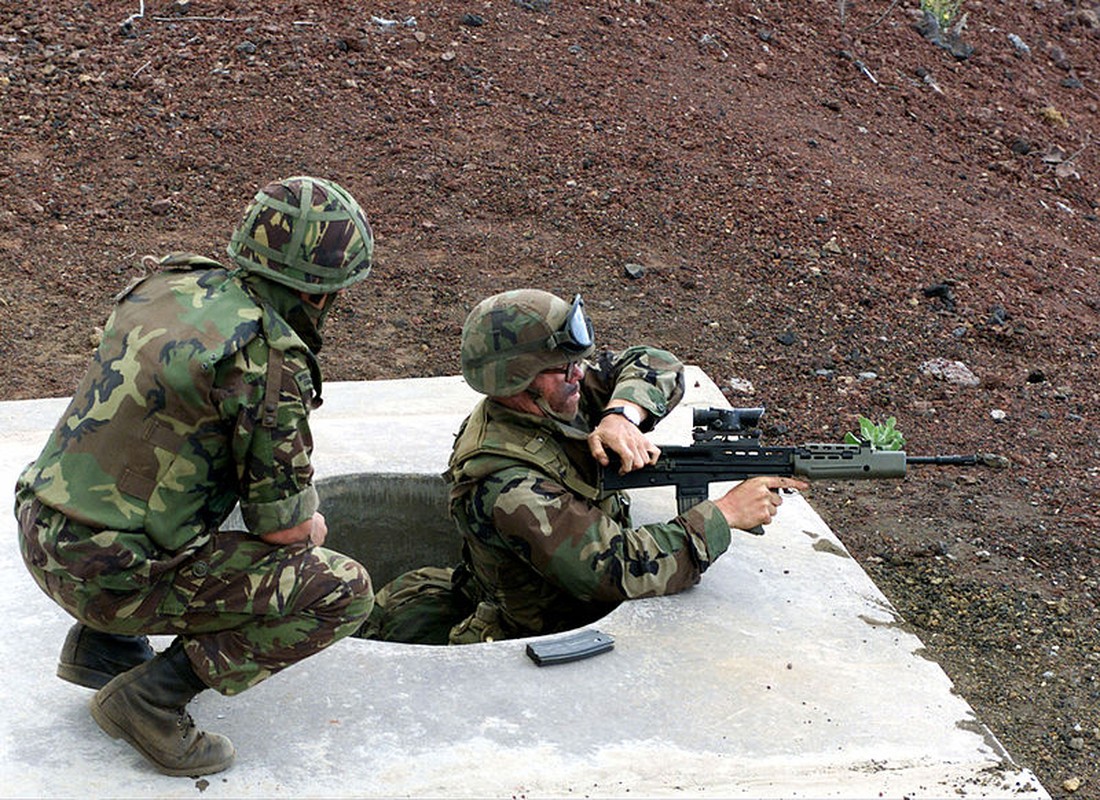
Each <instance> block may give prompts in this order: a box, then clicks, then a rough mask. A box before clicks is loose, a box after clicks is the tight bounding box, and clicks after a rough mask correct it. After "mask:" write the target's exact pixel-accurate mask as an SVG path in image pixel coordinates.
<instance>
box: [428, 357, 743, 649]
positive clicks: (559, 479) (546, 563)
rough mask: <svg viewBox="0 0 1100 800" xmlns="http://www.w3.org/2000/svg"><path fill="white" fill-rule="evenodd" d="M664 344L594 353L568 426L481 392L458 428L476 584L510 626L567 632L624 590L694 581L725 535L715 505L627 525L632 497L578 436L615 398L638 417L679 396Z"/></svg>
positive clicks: (520, 632) (651, 591)
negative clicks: (607, 479) (606, 483)
mask: <svg viewBox="0 0 1100 800" xmlns="http://www.w3.org/2000/svg"><path fill="white" fill-rule="evenodd" d="M683 392H684V387H683V368H682V365H681V364H680V362H679V361H678V360H676V359H675V357H673V356H672V355H671V354H669V353H667V352H665V351H662V350H656V349H652V348H644V347H636V348H631V349H629V350H626V351H624V352H623V353H622V354H621V355H620V356H618V357H615V356H613V355H612V354H610V353H604V354H602V355H601V357H600V359H599V362H598V364H597V365H596V366H594V367H592V368H589V369H588V370H587V373H586V375H585V380H584V383H583V384H582V389H581V394H582V398H581V406H580V412H579V414H578V417H577V419H576V420H574V423H573V425H567V424H564V423H561V422H559V421H556V420H553V419H550V418H544V417H536V416H533V415H530V414H524V413H520V412H516V411H513V410H511V409H509V408H507V407H505V406H503V405H501V404H500V403H497V402H494V401H493V400H491V399H486V400H484V401H482V402H481V403H480V404H479V405H478V406H477V407H476V408H475V410H474V412H473V413H472V414H471V415H470V416H469V417H468V418H467V420H466V422H465V423H464V424H463V427H462V429H461V430H460V431H459V435H458V438H457V440H456V443H455V448H454V452H453V453H452V456H451V462H450V468H449V469H448V471H447V473H445V477H446V478H447V479H448V480H449V482H450V483H451V484H452V490H451V511H452V515H453V516H454V518H455V520H456V522H457V524H458V527H459V529H460V531H461V532H462V534H463V536H464V539H465V542H466V552H467V556H466V559H467V567H468V569H469V571H470V572H471V573H472V575H473V579H474V584H475V587H474V588H475V592H476V594H477V595H479V599H480V600H482V601H488V602H490V603H492V604H494V605H496V606H497V608H498V610H499V614H500V616H501V620H500V621H501V623H502V626H503V628H504V630H505V632H506V634H507V635H509V636H512V637H515V636H526V635H531V634H540V633H552V632H556V631H561V630H568V629H570V628H574V627H577V626H579V625H584V624H587V623H589V622H591V621H593V620H595V619H598V618H599V617H600V616H602V615H603V614H605V613H607V612H608V611H609V610H611V608H613V607H614V606H615V605H616V604H617V603H619V602H620V601H623V600H628V599H632V598H639V597H648V596H653V595H664V594H674V593H676V592H679V591H682V590H684V589H686V588H688V587H689V586H692V585H694V584H695V583H697V582H698V581H699V577H700V575H701V574H702V572H703V571H704V570H705V569H706V568H707V567H708V566H709V565H710V563H711V562H712V561H713V560H714V559H715V558H717V557H718V556H719V555H721V554H722V553H723V552H724V551H725V550H726V548H727V547H728V546H729V542H730V529H729V526H728V525H727V524H726V521H725V518H724V517H723V516H722V514H721V512H720V511H719V510H718V508H717V507H716V506H715V505H714V504H713V503H711V502H709V501H706V502H703V503H700V504H699V505H697V506H695V507H694V508H692V509H690V510H689V511H688V512H687V513H685V514H683V515H682V516H680V517H677V518H676V519H674V520H672V521H670V522H667V523H663V524H652V525H644V526H641V527H637V528H634V527H631V520H630V512H629V505H628V500H627V498H626V496H625V495H622V494H620V493H610V494H605V493H603V492H602V491H601V490H600V489H599V487H598V486H597V474H596V462H595V460H594V459H593V458H592V455H591V453H590V451H589V449H588V443H587V441H586V436H587V434H588V433H589V432H590V430H591V428H592V426H593V423H596V422H598V420H599V414H600V411H601V410H602V409H603V408H604V407H605V405H606V404H607V402H608V400H609V399H610V398H612V397H615V398H622V399H626V400H631V401H633V402H635V403H638V404H639V405H641V406H643V407H644V408H645V409H647V410H648V411H649V417H648V418H647V420H646V422H647V425H646V427H647V428H648V427H651V426H652V424H654V423H655V422H657V421H658V420H660V419H661V418H663V417H664V416H665V415H667V414H668V412H669V411H670V410H671V409H672V408H673V407H674V406H675V405H676V403H678V402H679V401H680V399H681V397H682V396H683Z"/></svg>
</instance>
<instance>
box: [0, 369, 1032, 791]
mask: <svg viewBox="0 0 1100 800" xmlns="http://www.w3.org/2000/svg"><path fill="white" fill-rule="evenodd" d="M688 383H689V386H690V387H691V389H690V390H689V394H688V397H687V399H686V401H685V404H684V406H683V407H681V408H680V409H678V410H677V412H676V413H675V414H674V415H673V416H672V417H671V418H670V419H668V420H666V421H665V422H664V423H662V425H661V426H659V428H658V430H657V431H656V432H655V438H656V439H657V440H658V441H659V442H661V443H665V444H669V443H684V442H686V441H687V440H688V439H689V433H688V432H689V429H690V420H691V417H690V406H695V405H711V404H722V405H724V404H725V401H724V399H723V398H722V395H721V393H720V392H718V390H717V388H716V387H715V386H714V385H713V384H712V383H711V382H710V381H709V380H708V379H707V378H706V376H705V375H704V374H703V373H702V372H701V371H699V370H697V369H694V368H692V369H691V371H690V374H689V381H688ZM476 399H477V397H476V395H474V393H473V392H471V391H470V390H469V389H468V388H467V387H465V385H464V384H463V383H462V381H461V380H460V379H458V378H452V377H444V378H431V379H421V380H402V381H380V382H370V383H343V384H340V383H337V384H331V385H329V386H328V387H327V390H326V402H325V405H324V406H323V407H322V408H321V409H319V410H318V412H317V414H316V416H315V418H314V432H315V439H316V448H317V450H316V464H317V470H318V477H319V478H320V479H334V478H337V477H339V476H345V475H349V474H358V473H366V472H385V473H403V474H408V475H420V476H434V475H436V474H437V473H439V472H441V471H442V469H443V468H444V466H445V464H446V459H447V455H448V454H449V452H450V445H451V439H452V436H453V434H454V432H455V431H456V429H457V427H458V423H459V422H460V421H461V419H462V418H463V417H464V415H465V414H466V413H467V411H468V410H469V408H470V407H471V406H472V405H473V403H474V402H475V401H476ZM65 402H66V401H65V400H35V401H25V402H6V403H0V453H2V455H3V457H2V458H0V485H4V486H8V487H11V486H13V485H14V482H15V479H16V476H17V475H18V472H19V471H20V469H21V468H22V465H23V464H25V463H26V462H27V461H29V460H31V459H32V458H34V457H35V455H36V454H37V452H38V450H39V449H40V448H41V447H42V445H43V443H44V442H45V439H46V437H47V436H48V434H49V431H50V430H51V429H52V427H53V425H54V423H55V421H56V419H57V417H58V416H59V415H60V413H61V412H62V410H63V409H64V406H65ZM720 489H721V487H715V491H719V490H720ZM635 507H636V510H637V511H636V513H637V517H638V520H639V521H649V520H654V519H665V518H668V517H671V516H673V515H674V509H675V503H674V500H673V496H672V493H671V490H669V489H655V490H645V491H643V492H638V493H636V494H635ZM0 530H2V531H3V532H4V533H5V534H6V538H7V539H8V541H9V542H10V543H12V544H11V546H9V547H8V548H6V549H5V550H4V551H3V552H2V553H0V607H3V608H4V609H6V611H7V613H8V616H9V621H8V626H7V631H6V633H7V635H6V636H4V637H2V638H0V663H2V664H3V665H4V666H3V670H4V682H5V687H6V691H5V692H3V693H2V694H0V764H2V766H3V775H4V781H3V784H2V785H0V796H3V797H70V796H73V797H75V796H81V797H85V796H93V797H101V796H110V797H118V798H124V797H149V796H157V797H194V796H196V794H198V793H201V794H203V795H204V796H207V797H246V798H251V797H256V798H260V797H262V798H271V797H302V796H311V797H498V796H503V797H564V796H572V797H613V796H624V795H631V796H644V797H672V796H697V797H760V798H771V797H776V798H778V797H784V798H795V797H815V798H823V797H835V798H873V797H895V798H900V797H906V798H930V797H981V798H995V797H1004V798H1009V797H1011V798H1048V797H1049V795H1048V794H1047V793H1046V791H1045V790H1044V789H1043V788H1042V787H1041V786H1040V784H1039V782H1038V781H1037V780H1036V778H1035V777H1034V775H1033V774H1032V773H1031V772H1029V771H1028V770H1026V769H1022V768H1020V767H1018V766H1017V765H1015V764H1014V763H1013V761H1012V759H1011V758H1010V757H1009V756H1008V754H1006V753H1005V751H1004V749H1003V748H1002V747H1001V745H1000V744H999V743H998V742H997V740H996V739H995V738H994V737H993V736H992V734H991V733H990V732H989V731H988V730H987V729H986V727H985V726H984V725H983V724H982V722H981V721H980V720H979V719H978V718H977V716H976V715H975V713H974V711H973V710H972V709H971V708H970V707H969V706H968V705H967V704H966V703H965V702H964V701H963V700H962V699H961V698H960V697H959V696H957V695H956V694H955V693H954V691H953V689H952V686H951V682H950V680H949V679H948V678H947V676H946V675H945V674H944V672H943V671H942V669H940V667H939V666H937V665H936V664H935V663H933V662H931V661H929V660H928V659H927V658H925V657H924V656H923V655H922V652H923V647H922V645H921V642H920V640H919V639H917V638H916V637H915V636H914V635H912V634H911V633H908V632H907V631H906V630H905V629H904V628H903V626H902V624H901V620H900V619H899V618H898V615H897V614H896V612H895V611H894V610H893V609H892V608H891V606H890V604H889V603H888V602H887V600H886V599H885V597H884V596H883V595H882V594H881V593H880V592H879V591H878V589H877V588H876V587H875V586H874V585H873V584H872V582H871V581H870V579H869V578H868V577H867V575H866V573H864V572H863V570H862V569H861V568H860V567H859V566H858V564H856V562H855V561H854V560H853V559H852V558H851V557H850V556H849V555H848V553H847V551H846V550H845V548H844V545H843V544H842V543H841V542H840V541H839V540H838V539H837V537H836V536H835V535H834V534H833V533H832V532H831V531H830V530H829V529H828V527H827V526H826V525H825V523H824V522H823V521H822V519H821V518H820V517H819V516H818V515H817V514H816V513H814V511H813V509H812V508H810V506H809V505H808V504H807V503H806V502H805V500H804V499H803V498H801V497H799V496H792V497H791V498H790V499H789V500H788V502H786V503H785V504H784V506H783V507H782V509H781V513H780V515H779V517H778V518H777V520H776V522H775V523H774V524H773V525H771V526H769V528H768V531H767V535H765V536H763V537H753V536H748V535H742V536H736V537H735V539H734V543H733V546H732V547H731V549H730V552H728V553H727V554H726V555H725V556H724V557H723V558H721V559H719V561H717V562H716V563H715V565H714V566H713V567H712V568H711V569H710V570H709V571H708V572H707V573H706V575H705V576H704V578H703V581H702V583H701V584H700V585H699V586H698V587H696V588H694V589H692V590H691V591H688V592H686V593H684V594H682V595H679V596H676V597H670V598H655V599H651V600H644V601H637V602H633V603H627V604H624V605H622V606H621V607H620V608H618V609H617V610H616V611H614V612H613V613H612V614H610V615H609V616H608V617H606V618H605V619H603V620H602V621H601V622H600V623H599V628H600V629H601V630H603V631H606V632H607V633H610V634H611V635H613V636H614V637H615V648H614V650H613V651H611V652H610V653H607V654H604V655H601V656H598V657H596V658H592V659H589V660H587V661H581V662H576V663H572V664H565V665H558V666H553V667H545V668H539V667H537V666H535V665H534V664H533V663H532V662H531V661H530V660H529V659H528V658H527V657H526V656H525V655H524V644H525V643H524V642H523V641H513V642H498V643H493V644H486V645H476V646H470V647H463V648H441V647H436V648H432V647H417V646H410V645H387V644H382V643H377V642H366V641H359V640H345V641H343V642H340V643H338V644H337V645H335V646H334V647H332V648H330V649H329V650H327V651H325V652H324V653H322V654H320V655H319V656H317V657H315V658H313V659H310V660H308V661H305V662H303V663H301V664H299V665H296V666H295V667H292V668H291V669H289V670H287V671H285V672H284V673H282V674H280V675H277V676H275V677H274V678H272V679H271V680H269V681H267V682H265V683H263V684H261V685H260V686H258V687H256V688H255V689H253V690H251V691H249V692H247V693H245V694H244V695H241V696H238V697H235V698H224V697H221V696H219V695H216V694H214V693H212V692H207V693H204V694H203V695H200V696H199V698H197V699H196V701H195V702H194V703H193V704H192V710H193V712H194V715H195V717H196V720H197V721H198V722H199V724H200V725H202V726H204V727H206V728H208V729H212V730H217V731H219V732H221V733H224V734H226V735H228V736H229V737H230V738H231V739H232V740H233V742H234V743H235V744H236V746H237V748H238V761H237V763H236V765H235V766H234V767H233V768H232V769H230V770H229V771H227V772H225V773H222V774H219V775H213V776H210V777H208V778H206V779H191V778H168V777H164V776H161V775H160V774H158V773H156V772H155V771H154V770H152V769H151V768H150V767H149V766H148V765H147V764H146V763H145V762H144V761H143V760H142V759H141V757H140V756H138V755H137V754H136V753H135V752H134V751H133V750H131V749H130V748H129V746H127V745H125V744H122V743H120V742H118V741H114V740H111V739H110V738H108V737H107V736H106V735H104V734H103V733H102V732H101V731H100V730H99V728H98V727H97V726H96V725H95V723H94V722H93V721H92V719H91V717H90V716H89V714H88V712H87V702H88V700H89V698H90V697H91V692H90V691H88V690H85V689H81V688H79V687H75V686H72V685H70V684H68V683H65V682H63V681H61V680H60V679H58V678H56V677H55V676H54V669H55V665H56V657H57V653H58V650H59V648H60V645H61V642H62V639H63V637H64V634H65V631H66V630H67V628H68V626H69V624H70V620H69V618H68V617H67V615H65V614H64V612H62V611H60V610H59V609H58V608H56V607H55V606H54V605H53V603H52V602H51V601H49V600H48V599H47V598H46V597H45V596H44V595H42V594H41V593H40V592H39V591H38V589H37V587H35V586H34V584H33V582H32V581H31V579H30V578H29V576H28V575H27V574H26V572H25V570H24V568H23V565H22V562H21V560H20V558H19V554H18V550H17V548H16V547H15V546H14V539H15V522H14V519H13V518H12V516H11V514H10V513H9V514H7V515H2V516H0ZM364 561H365V562H366V563H367V566H368V567H370V565H371V563H370V558H369V557H366V556H365V557H364ZM165 643H166V642H165V640H156V641H155V644H158V645H163V644H165Z"/></svg>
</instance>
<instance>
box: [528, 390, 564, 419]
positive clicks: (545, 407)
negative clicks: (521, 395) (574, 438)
mask: <svg viewBox="0 0 1100 800" xmlns="http://www.w3.org/2000/svg"><path fill="white" fill-rule="evenodd" d="M524 391H526V392H527V395H528V397H530V398H531V399H532V400H533V401H534V403H535V405H536V406H538V408H539V410H540V411H541V412H542V413H543V414H545V415H546V416H547V417H549V418H550V419H555V420H557V421H558V422H564V423H566V424H567V425H569V424H572V422H573V418H572V417H565V416H562V415H561V414H559V413H557V412H556V411H554V410H553V409H551V408H550V404H549V403H547V402H546V397H545V396H543V394H542V393H541V392H540V391H538V390H537V389H532V388H531V387H528V388H527V389H525V390H524Z"/></svg>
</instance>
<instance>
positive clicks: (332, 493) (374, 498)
mask: <svg viewBox="0 0 1100 800" xmlns="http://www.w3.org/2000/svg"><path fill="white" fill-rule="evenodd" d="M317 493H318V494H319V495H320V496H321V513H322V514H324V515H325V522H326V524H327V525H328V538H327V539H326V540H325V547H328V548H329V549H331V550H337V551H339V552H341V553H345V554H347V555H349V556H351V557H352V558H354V559H355V560H356V561H358V562H359V563H360V564H362V565H363V566H365V567H366V568H367V571H368V572H370V576H371V582H372V583H373V584H374V586H375V588H376V589H378V588H379V587H381V586H383V585H385V584H386V583H388V582H390V581H391V580H393V579H394V578H396V577H397V576H398V575H400V574H401V573H403V572H406V571H408V570H410V569H416V568H418V567H426V566H433V567H453V566H454V565H455V564H457V563H458V562H459V561H460V560H461V559H462V539H461V537H460V536H459V535H458V531H457V530H455V526H454V523H453V522H451V520H450V518H449V517H448V516H447V487H446V484H445V483H444V482H443V479H442V478H440V477H438V476H434V475H409V474H384V473H363V474H356V475H340V476H337V477H333V478H324V479H321V480H319V481H317Z"/></svg>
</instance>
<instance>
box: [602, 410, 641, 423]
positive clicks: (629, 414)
mask: <svg viewBox="0 0 1100 800" xmlns="http://www.w3.org/2000/svg"><path fill="white" fill-rule="evenodd" d="M612 414H618V415H620V416H623V417H626V418H627V419H628V420H630V421H631V422H633V423H634V424H635V425H637V426H638V427H641V425H642V415H641V414H640V413H638V409H636V408H634V407H633V406H612V407H611V408H605V409H604V410H603V413H601V414H600V419H603V418H604V417H609V416H611V415H612Z"/></svg>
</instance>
